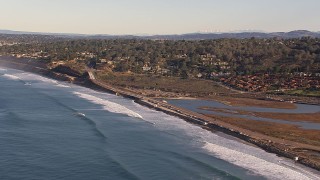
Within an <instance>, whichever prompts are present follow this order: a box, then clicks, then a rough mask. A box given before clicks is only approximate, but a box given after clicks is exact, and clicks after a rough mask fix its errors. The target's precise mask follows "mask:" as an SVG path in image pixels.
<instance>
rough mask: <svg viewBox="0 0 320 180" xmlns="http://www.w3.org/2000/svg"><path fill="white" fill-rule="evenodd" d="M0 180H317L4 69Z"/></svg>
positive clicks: (125, 104) (138, 112) (257, 153)
mask: <svg viewBox="0 0 320 180" xmlns="http://www.w3.org/2000/svg"><path fill="white" fill-rule="evenodd" d="M0 150H1V151H0V179H4V180H6V179H9V180H15V179H24V180H29V179H30V180H31V179H32V180H37V179H41V180H42V179H46V180H51V179H75V180H82V179H83V180H88V179H249V180H250V179H259V180H260V179H299V180H301V179H319V178H320V176H319V173H318V172H317V171H314V170H312V169H309V168H306V167H303V166H301V165H299V164H295V163H294V162H293V161H292V160H289V159H286V158H282V157H278V156H276V155H275V154H270V153H267V152H265V151H263V150H261V149H259V148H257V147H254V146H251V145H247V144H245V143H243V142H241V141H239V140H237V139H235V138H232V137H229V136H227V135H223V134H222V133H212V132H209V131H207V130H204V129H202V128H200V127H198V126H195V125H192V124H189V123H187V122H185V121H183V120H182V119H179V118H177V117H173V116H169V115H167V114H164V113H162V112H159V111H155V110H152V109H149V108H146V107H143V106H141V105H139V104H136V103H135V102H133V101H132V100H130V99H126V98H123V97H119V96H115V95H112V94H108V93H103V92H97V91H94V90H91V89H88V88H84V87H80V86H77V85H73V84H68V83H64V82H59V81H55V80H51V79H48V78H45V77H42V76H39V75H35V74H32V73H27V72H23V71H19V70H13V69H7V68H0Z"/></svg>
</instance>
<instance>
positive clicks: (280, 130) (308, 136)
mask: <svg viewBox="0 0 320 180" xmlns="http://www.w3.org/2000/svg"><path fill="white" fill-rule="evenodd" d="M206 116H208V117H213V118H216V119H218V120H221V121H223V122H226V123H228V124H231V125H235V126H237V127H241V128H244V129H248V130H250V131H253V132H258V133H261V134H264V135H267V136H271V137H275V138H279V139H283V140H284V141H285V140H290V141H294V142H299V143H304V144H310V145H314V146H320V131H319V130H305V129H301V128H299V127H298V126H295V125H288V124H280V123H273V122H262V121H253V120H247V119H243V118H233V117H223V116H217V115H208V114H206Z"/></svg>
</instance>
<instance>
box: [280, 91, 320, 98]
mask: <svg viewBox="0 0 320 180" xmlns="http://www.w3.org/2000/svg"><path fill="white" fill-rule="evenodd" d="M285 94H288V95H296V96H313V97H320V90H318V91H316V90H315V91H309V90H290V91H286V92H285Z"/></svg>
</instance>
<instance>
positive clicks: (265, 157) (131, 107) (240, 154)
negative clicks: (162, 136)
mask: <svg viewBox="0 0 320 180" xmlns="http://www.w3.org/2000/svg"><path fill="white" fill-rule="evenodd" d="M15 75H16V76H14V75H12V76H10V77H11V78H15V79H19V77H21V78H23V79H32V80H40V81H43V82H48V83H53V84H56V85H57V86H59V84H58V82H57V81H55V80H51V79H48V78H44V77H41V76H38V75H33V74H29V73H27V74H25V73H19V74H15ZM18 76H19V77H18ZM78 89H79V91H84V92H74V94H75V95H77V96H79V97H81V98H83V99H87V100H89V101H91V102H93V103H95V104H100V105H102V106H103V107H104V109H105V110H107V111H110V112H114V113H121V114H126V115H129V116H132V117H137V118H142V116H143V118H144V120H145V121H149V122H150V123H152V124H155V125H154V126H155V127H156V128H158V129H160V130H162V131H164V132H168V133H170V134H172V135H173V136H177V137H178V138H180V137H181V138H185V137H188V142H186V143H188V144H190V145H194V146H196V147H199V146H200V147H202V148H203V150H205V151H206V152H208V153H210V154H212V155H213V156H216V157H218V158H220V159H223V160H225V161H228V162H230V163H232V164H235V165H238V166H240V167H243V168H245V169H248V170H250V171H252V172H254V173H257V174H259V175H262V176H265V177H267V178H270V179H320V177H319V176H317V175H315V174H314V173H312V172H311V171H309V169H307V168H302V167H300V166H298V165H296V164H294V163H292V162H290V161H288V160H283V159H282V158H280V157H277V156H276V155H275V154H271V153H267V152H265V151H263V150H261V149H259V148H256V147H252V146H249V145H246V144H243V143H241V142H238V141H235V140H230V139H227V138H224V137H220V136H218V135H217V134H214V133H212V132H209V131H207V130H204V129H202V128H200V127H198V126H195V125H192V124H190V123H187V122H185V121H183V120H181V119H179V118H176V117H172V116H169V115H167V114H164V113H162V112H158V111H155V110H152V109H149V108H146V107H143V106H140V105H138V104H136V103H134V102H132V101H130V100H127V99H123V98H120V97H118V96H114V95H111V94H105V93H98V92H95V91H93V90H89V89H87V88H83V87H78ZM87 93H89V94H87ZM90 94H91V95H90ZM109 100H112V101H113V102H111V101H109ZM127 107H128V108H127ZM94 110H99V109H94ZM140 114H141V115H142V116H141V115H140ZM279 161H281V163H279Z"/></svg>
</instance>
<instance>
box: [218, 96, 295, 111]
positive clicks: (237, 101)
mask: <svg viewBox="0 0 320 180" xmlns="http://www.w3.org/2000/svg"><path fill="white" fill-rule="evenodd" d="M215 100H217V101H219V102H221V103H224V104H226V105H229V106H255V107H263V108H279V109H296V108H297V107H296V105H295V104H293V103H289V102H279V101H266V100H259V99H252V98H232V97H219V96H217V97H215Z"/></svg>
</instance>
